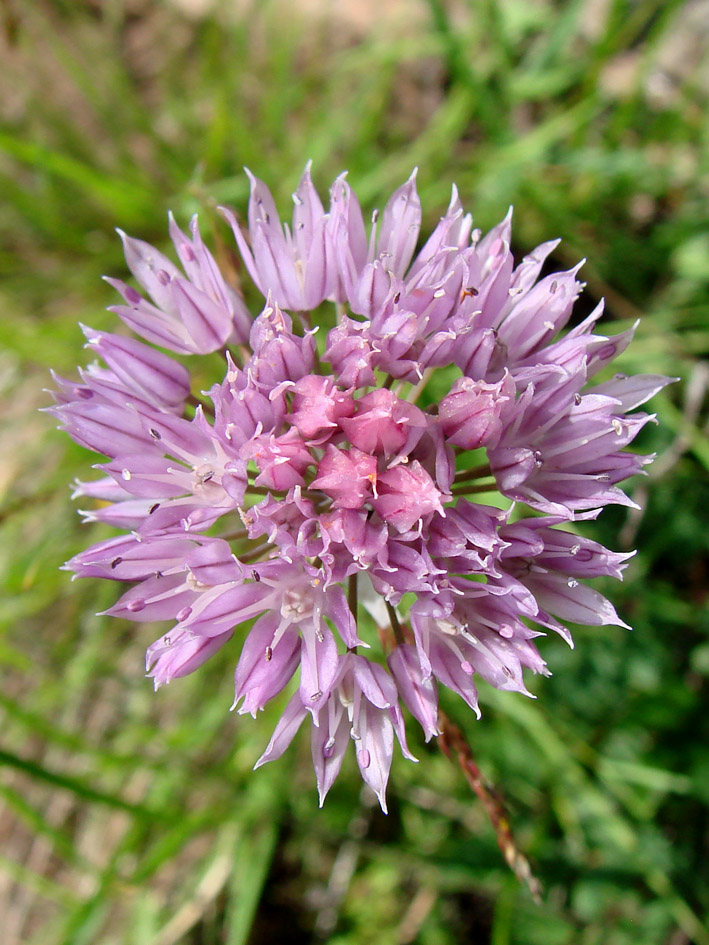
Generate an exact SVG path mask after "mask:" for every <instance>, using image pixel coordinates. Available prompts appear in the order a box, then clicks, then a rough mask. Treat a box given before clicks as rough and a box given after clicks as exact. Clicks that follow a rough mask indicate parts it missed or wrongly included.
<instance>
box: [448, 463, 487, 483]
mask: <svg viewBox="0 0 709 945" xmlns="http://www.w3.org/2000/svg"><path fill="white" fill-rule="evenodd" d="M491 475H492V470H491V469H490V463H482V464H481V465H480V466H473V468H472V469H464V470H462V472H459V473H456V477H455V479H454V480H453V482H468V481H469V480H470V479H482V477H483V476H491Z"/></svg>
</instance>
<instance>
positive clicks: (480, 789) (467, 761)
mask: <svg viewBox="0 0 709 945" xmlns="http://www.w3.org/2000/svg"><path fill="white" fill-rule="evenodd" d="M438 725H439V728H440V729H441V734H440V736H439V738H438V744H439V745H440V747H441V751H442V752H443V753H444V755H446V757H448V758H450V759H451V761H453V762H457V764H458V766H459V767H460V770H461V771H462V772H463V776H464V777H465V780H466V781H467V782H468V784H469V785H470V787H471V788H472V789H473V791H475V793H476V794H477V796H478V798H479V799H480V801H481V802H482V804H483V807H484V808H485V811H486V812H487V815H488V817H489V818H490V823H491V824H492V826H493V829H494V831H495V835H496V837H497V843H498V846H499V847H500V850H502V855H503V856H504V858H505V860H506V862H507V865H508V866H509V867H510V869H511V870H512V872H513V873H514V874H515V876H516V877H517V879H518V880H519V881H520V882H521V883H524V884H525V886H526V887H527V888H528V889H529V891H530V893H531V894H532V898H533V899H534V901H535V902H536V903H541V901H542V886H541V883H540V882H539V880H538V879H537V878H536V876H535V875H534V873H532V868H531V866H530V865H529V861H528V860H527V857H526V856H525V855H524V854H523V853H522V851H521V850H520V849H519V847H518V846H517V844H516V842H515V839H514V837H513V836H512V829H511V827H510V821H509V817H508V815H507V811H506V810H505V805H504V801H503V800H502V798H501V796H500V795H499V794H498V792H497V791H496V790H495V789H494V788H493V787H491V786H490V785H489V784H487V782H486V780H485V778H484V776H483V774H482V772H481V770H480V768H479V767H478V765H477V762H476V761H475V758H474V757H473V751H472V748H471V747H470V744H469V742H468V740H467V738H466V737H465V735H464V734H463V732H462V731H461V729H460V728H458V726H457V725H455V723H453V722H451V720H450V719H449V718H448V716H447V715H446V714H445V712H442V711H440V710H439V712H438Z"/></svg>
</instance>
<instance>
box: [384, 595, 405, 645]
mask: <svg viewBox="0 0 709 945" xmlns="http://www.w3.org/2000/svg"><path fill="white" fill-rule="evenodd" d="M384 603H385V604H386V608H387V613H388V614H389V621H390V622H391V629H392V630H393V631H394V639H395V640H396V642H397V643H398V645H399V646H401V645H402V644H404V643H405V642H406V640H405V639H404V631H403V630H402V629H401V624H400V623H399V618H398V617H397V615H396V610H395V609H394V608H393V607H392V605H391V604H390V603H389V601H388V600H387V601H384Z"/></svg>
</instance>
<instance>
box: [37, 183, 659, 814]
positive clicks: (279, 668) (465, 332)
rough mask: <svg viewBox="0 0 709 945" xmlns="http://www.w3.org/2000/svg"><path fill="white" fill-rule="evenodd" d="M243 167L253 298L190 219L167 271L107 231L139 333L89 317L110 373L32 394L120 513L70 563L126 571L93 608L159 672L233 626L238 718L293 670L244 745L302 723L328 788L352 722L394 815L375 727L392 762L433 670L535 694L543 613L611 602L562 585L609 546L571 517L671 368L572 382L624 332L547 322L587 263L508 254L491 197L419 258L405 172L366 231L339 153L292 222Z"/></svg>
mask: <svg viewBox="0 0 709 945" xmlns="http://www.w3.org/2000/svg"><path fill="white" fill-rule="evenodd" d="M251 185H252V192H251V201H250V205H249V213H248V220H249V223H248V229H247V230H246V231H243V230H242V229H241V228H240V226H239V225H238V223H237V220H236V218H235V217H234V215H233V214H232V213H230V212H229V211H225V214H226V215H227V217H228V219H229V221H230V222H231V225H232V227H233V229H234V234H235V237H236V241H237V245H238V247H239V249H240V251H241V253H242V256H243V258H244V262H245V264H246V268H247V270H248V272H249V274H250V275H251V277H252V278H253V280H254V282H255V283H256V286H257V288H258V289H259V290H260V291H261V292H262V293H263V295H264V297H265V300H266V304H265V307H264V308H263V310H262V311H261V313H260V314H259V315H257V316H256V318H254V319H252V318H251V316H250V315H249V314H248V312H247V309H246V307H245V305H244V302H243V301H242V299H241V296H240V295H239V293H238V292H237V291H235V289H234V288H233V287H232V286H230V285H229V284H228V282H227V281H226V279H225V278H224V277H223V276H222V275H221V274H220V272H219V270H218V268H217V265H216V262H215V260H214V257H213V256H212V255H211V254H210V252H209V251H208V250H207V249H206V248H205V246H204V244H203V243H202V241H201V238H200V235H199V230H198V227H197V222H196V220H193V221H192V224H191V237H187V236H186V235H185V234H184V233H183V232H182V231H181V230H180V229H179V228H178V227H177V225H176V223H175V222H174V220H172V219H171V220H170V235H171V237H172V239H173V242H174V244H175V247H176V251H177V255H178V257H179V260H180V263H181V266H182V269H179V268H178V267H177V266H176V265H175V264H174V263H173V262H172V261H171V260H169V259H168V258H167V257H166V256H164V255H163V254H162V253H160V252H159V251H158V250H156V249H154V248H153V247H150V246H148V245H147V244H146V243H143V242H142V241H140V240H135V239H131V238H129V237H126V236H125V235H123V234H122V238H123V241H124V246H125V251H126V259H127V263H128V266H129V268H130V269H131V271H132V273H133V275H134V276H135V278H136V280H137V281H138V282H139V283H140V284H141V286H142V287H143V288H144V289H145V290H146V292H147V293H148V295H149V296H150V298H151V300H152V301H148V300H146V299H145V298H144V297H143V296H141V295H140V294H139V293H138V292H137V290H136V289H134V288H132V287H130V286H128V285H126V284H124V283H123V282H120V281H119V280H109V281H110V282H111V283H112V284H113V285H115V286H116V287H117V288H118V289H119V291H120V292H121V293H122V295H123V297H124V299H125V302H126V304H125V305H120V306H117V307H116V308H115V311H116V312H117V313H118V314H119V315H120V316H121V318H122V319H123V320H124V321H125V322H126V324H127V325H128V326H129V327H130V328H132V329H133V330H134V331H135V332H136V333H138V334H139V335H141V336H142V337H143V339H145V341H148V342H150V343H151V344H150V345H148V344H145V343H143V342H140V341H137V340H134V339H131V338H126V337H124V336H122V335H111V334H105V333H99V332H94V331H92V330H91V329H85V332H86V337H87V339H88V347H90V348H91V349H92V350H93V351H94V352H95V353H96V354H97V355H99V356H100V357H101V358H102V359H103V361H104V363H105V367H101V366H98V365H92V366H91V367H89V368H87V369H85V370H84V371H82V372H81V377H80V380H79V381H78V382H73V381H69V380H65V379H62V378H57V379H56V380H57V387H58V390H57V392H56V394H55V399H56V406H55V407H53V408H52V410H53V412H54V414H55V416H56V417H57V418H58V419H59V420H60V422H61V424H62V426H63V427H64V428H65V429H66V430H67V432H69V434H70V435H71V436H73V437H74V439H76V440H77V441H78V442H79V443H81V444H82V445H84V446H87V447H88V448H89V449H92V450H94V451H96V452H97V453H100V454H103V455H104V456H105V457H106V460H105V461H104V462H102V463H100V464H99V467H98V468H99V469H101V470H102V472H103V477H102V478H100V479H98V480H96V481H94V482H90V483H82V484H79V486H78V488H77V494H78V495H81V496H83V497H85V498H86V499H88V500H90V501H91V500H100V502H99V503H98V504H97V505H96V506H95V507H93V508H92V509H91V510H90V511H88V512H87V513H85V514H86V517H87V518H88V519H90V520H93V521H103V522H105V523H108V524H110V525H113V526H115V527H117V528H118V529H121V530H123V532H124V533H123V534H121V535H119V536H117V537H114V538H111V539H108V540H107V541H103V542H100V543H99V544H96V545H94V546H93V547H92V548H90V549H88V550H87V551H84V552H82V553H81V554H79V555H77V556H76V557H75V558H73V559H72V560H71V561H70V562H69V563H68V567H69V568H70V569H72V570H73V571H75V572H76V574H77V575H79V576H86V577H104V578H109V579H112V580H116V581H119V582H126V583H127V584H129V585H130V586H129V587H128V588H127V589H126V590H125V592H124V593H123V595H122V596H121V597H120V599H119V600H118V602H117V603H116V604H115V606H113V607H112V608H111V609H110V610H109V611H108V613H109V614H114V615H120V616H122V617H124V618H126V619H129V620H135V621H153V620H167V621H171V623H172V627H171V629H169V630H168V631H167V632H166V633H165V634H164V635H163V636H162V637H161V638H160V639H159V640H158V641H157V642H155V643H153V644H152V645H151V646H150V647H149V648H148V654H147V667H148V670H149V675H150V676H151V677H152V678H153V679H154V682H155V686H156V687H158V686H161V685H163V684H165V683H167V682H169V681H170V680H171V679H174V678H177V677H179V676H184V675H186V674H187V673H190V672H192V671H194V670H195V669H197V668H198V667H199V666H200V665H201V664H202V663H204V662H205V660H207V659H208V658H209V657H210V656H211V655H212V654H213V653H214V652H216V650H218V649H219V648H221V647H222V646H225V645H227V644H228V645H233V644H232V642H231V641H232V640H234V641H239V644H240V656H239V657H238V661H237V667H236V676H235V700H234V707H235V708H236V709H237V710H238V712H239V713H249V714H252V715H254V716H255V715H256V713H257V712H259V711H260V710H262V709H263V708H264V707H265V706H266V704H267V703H268V702H269V701H270V700H271V699H273V698H275V697H277V696H278V695H279V694H280V693H281V692H282V691H283V690H284V689H287V688H290V690H291V692H292V695H291V698H290V701H289V702H288V704H287V706H286V708H285V710H284V713H283V716H282V718H281V720H280V722H279V723H278V725H277V727H276V730H275V732H274V734H273V738H272V739H271V742H270V743H269V745H268V747H267V748H266V751H265V752H264V754H263V755H262V757H261V759H260V760H259V762H258V764H263V763H264V762H266V761H270V760H272V759H274V758H277V757H278V756H279V755H280V754H281V753H282V752H283V751H284V750H285V748H286V747H287V745H288V744H289V742H290V741H291V739H292V738H293V736H294V734H295V732H296V731H297V729H298V728H299V727H300V725H301V724H302V723H303V722H304V721H305V720H306V719H308V718H309V719H310V721H311V723H312V752H313V764H314V768H315V773H316V778H317V783H318V790H319V793H320V798H321V802H322V800H323V799H324V797H325V795H326V794H327V792H328V790H329V788H330V786H331V785H332V783H333V781H334V780H335V778H336V776H337V774H338V772H339V770H340V766H341V763H342V759H343V756H344V752H345V750H346V747H347V745H348V743H349V742H350V741H352V742H354V744H355V751H356V759H357V763H358V765H359V768H360V771H361V773H362V777H363V779H364V780H365V781H366V782H367V783H368V784H369V785H370V786H371V787H372V788H373V790H374V791H375V792H376V794H377V796H378V797H379V800H380V802H381V805H382V807H383V808H384V809H386V807H385V797H384V792H385V787H386V783H387V779H388V776H389V769H390V766H391V762H392V752H393V743H394V736H396V738H397V739H398V741H399V743H400V745H401V748H402V751H403V753H404V754H405V755H406V756H407V757H409V758H410V757H411V755H410V754H409V751H408V748H407V747H406V738H405V734H404V726H403V716H402V712H401V705H402V704H403V706H405V707H406V708H407V709H408V710H409V712H410V713H411V715H412V716H413V717H414V718H415V719H416V720H417V721H418V722H419V724H420V725H421V726H422V728H423V731H424V734H425V737H426V738H427V739H430V738H433V737H435V736H436V735H438V734H439V729H438V721H437V700H438V685H443V686H446V687H448V688H450V689H452V690H453V691H454V692H456V693H457V694H458V695H459V696H460V697H461V698H462V699H463V700H464V701H465V702H466V703H467V704H468V705H469V706H470V707H471V708H472V709H473V710H474V711H475V712H476V713H478V712H479V710H478V697H477V684H478V680H479V679H483V680H485V681H486V682H487V683H489V684H490V685H492V686H495V687H497V688H499V689H510V690H515V691H517V692H520V693H525V694H527V695H529V693H528V692H527V689H526V686H525V682H524V678H523V671H524V670H525V669H527V670H531V671H532V672H534V673H542V674H546V673H547V669H546V666H545V663H544V661H543V660H542V658H541V656H540V654H539V652H538V650H537V647H536V643H535V641H536V638H538V637H539V636H540V635H543V633H544V631H545V630H547V629H549V630H553V631H554V632H556V633H559V634H561V635H562V636H563V637H564V638H565V639H567V640H569V641H570V634H569V631H568V629H567V628H566V626H565V622H567V621H571V622H574V623H585V624H616V625H619V626H625V624H623V622H622V621H621V620H620V618H619V617H618V616H617V615H616V613H615V610H614V609H613V606H612V605H611V604H610V602H609V601H607V600H606V599H605V598H604V597H602V596H601V595H600V594H599V593H598V592H597V591H595V590H593V589H591V588H589V587H587V586H585V585H584V584H582V583H581V582H582V581H583V579H585V578H590V577H597V576H601V575H611V576H614V577H618V578H619V577H621V572H622V569H623V568H624V566H625V563H626V559H627V558H628V557H629V556H628V555H622V554H616V553H613V552H611V551H609V550H607V549H606V548H603V547H602V546H601V545H599V544H597V543H595V542H592V541H590V540H589V539H587V538H584V537H582V536H579V535H577V534H576V532H575V523H576V522H579V521H583V520H584V519H586V518H590V517H595V516H596V515H597V514H598V512H599V511H600V510H601V509H602V508H603V506H605V505H607V504H613V503H616V504H625V505H632V502H631V500H630V499H629V498H628V497H627V496H626V495H625V493H624V492H622V491H621V489H620V488H619V485H618V484H619V483H620V482H621V481H622V480H624V479H626V478H627V477H628V476H631V475H633V474H635V473H638V472H640V471H641V470H642V468H643V466H644V465H645V464H646V463H647V462H649V461H650V458H651V457H647V456H639V455H636V454H634V453H631V452H628V451H626V449H625V447H627V446H628V444H629V443H630V442H631V441H632V440H633V438H634V436H635V435H636V433H637V432H638V431H639V430H640V429H641V428H642V426H643V425H644V424H645V423H646V422H647V421H648V420H650V419H652V418H651V417H650V416H649V415H648V414H645V413H632V412H630V411H633V410H635V408H636V407H637V406H638V405H640V404H641V403H643V402H644V401H645V400H647V399H648V398H649V397H651V396H652V395H653V394H654V393H656V392H657V391H658V390H660V388H661V387H662V386H664V385H665V384H666V383H668V381H669V379H668V378H664V377H656V376H650V375H641V376H637V377H632V378H627V377H624V376H622V375H616V377H615V378H614V379H613V380H610V381H604V382H602V383H599V384H595V386H594V385H593V384H592V385H591V386H589V382H591V381H592V378H593V377H594V375H595V374H596V373H597V372H598V371H600V370H601V369H602V368H604V367H606V366H607V365H608V364H609V363H610V362H611V361H612V359H613V358H614V357H615V356H616V355H617V354H618V353H619V352H620V351H622V350H623V348H624V347H625V346H626V345H627V344H628V342H629V341H630V338H631V336H632V332H626V333H623V334H621V335H617V336H615V337H613V338H609V337H606V336H604V335H600V334H597V333H596V322H597V321H598V319H599V317H600V315H601V310H602V309H601V306H599V307H598V308H597V309H596V310H595V311H594V312H593V313H592V314H591V315H590V316H589V317H588V318H587V319H586V320H585V321H582V322H581V323H580V324H575V325H573V327H571V328H568V325H569V322H570V319H571V315H572V307H573V303H574V300H575V298H576V297H577V295H578V294H579V292H580V291H581V288H582V285H581V283H579V281H578V279H577V274H578V268H575V269H572V270H570V271H569V272H563V273H556V274H554V275H550V276H546V277H544V278H542V279H541V280H540V279H539V278H538V277H539V274H540V271H541V267H542V265H543V264H544V261H545V259H546V257H547V256H548V255H549V253H550V252H551V251H552V250H553V248H554V246H555V244H554V243H546V244H543V245H542V246H540V247H538V249H537V250H535V251H534V252H533V253H532V254H531V255H529V256H527V257H525V258H524V259H523V260H522V261H521V262H520V263H519V264H515V261H514V259H513V257H512V254H511V251H510V227H511V220H510V216H509V215H508V216H507V217H506V218H505V219H504V220H503V221H502V222H501V223H500V224H499V225H498V226H496V227H494V228H493V230H491V231H490V232H489V233H488V234H487V235H485V236H483V235H482V234H481V233H480V232H479V231H477V230H472V223H471V220H470V217H468V216H466V215H465V214H464V213H463V210H462V207H461V205H460V201H459V200H458V196H457V193H456V192H455V190H454V192H453V198H452V200H451V203H450V206H449V208H448V211H447V213H446V214H445V215H444V216H443V218H442V219H441V221H440V223H439V224H438V226H437V227H436V229H435V230H434V232H433V234H432V235H431V236H430V237H429V238H428V240H427V241H426V242H425V243H424V244H423V247H422V248H421V250H420V251H419V253H418V254H417V255H415V250H416V246H417V244H418V240H419V231H420V225H421V208H420V202H419V199H418V195H417V191H416V181H415V175H412V176H411V178H409V180H408V181H407V182H406V183H404V184H403V185H402V187H400V188H399V189H398V190H397V191H396V192H395V193H394V195H393V196H392V197H391V199H390V200H389V201H388V203H387V204H386V206H385V208H384V211H383V213H382V215H381V217H380V218H379V220H378V221H377V220H376V219H375V222H373V224H372V229H371V233H370V236H369V237H367V234H366V227H365V225H364V221H363V217H362V212H361V209H360V207H359V203H358V202H357V199H356V197H355V196H354V194H353V192H352V190H351V189H350V187H349V185H348V183H347V182H346V180H345V178H344V176H342V177H340V178H338V179H337V180H336V181H335V183H334V184H333V187H332V190H331V199H330V206H329V209H328V210H327V212H326V211H325V209H324V208H323V205H322V203H321V201H320V198H319V197H318V195H317V193H316V191H315V189H314V187H313V184H312V181H311V178H310V170H309V167H308V168H306V171H305V174H304V175H303V178H302V180H301V182H300V185H299V187H298V190H297V191H296V193H295V194H294V198H293V199H294V203H295V209H294V214H293V225H292V228H291V229H289V228H288V227H282V226H281V223H280V221H279V218H278V214H277V211H276V208H275V205H274V202H273V199H272V197H271V195H270V193H269V192H268V190H267V188H266V187H265V185H264V184H263V183H261V182H260V181H258V180H257V179H256V178H254V177H251ZM328 301H329V302H333V303H336V305H337V315H336V317H335V315H334V313H333V317H332V319H331V321H330V322H329V325H328V321H327V319H328V315H327V314H325V313H323V309H322V308H321V305H322V303H324V302H328ZM315 309H317V313H315V314H313V313H314V310H315ZM286 310H289V311H290V312H291V313H292V315H291V314H288V311H286ZM314 322H317V327H313V324H314ZM318 328H319V329H320V332H319V335H318V337H317V338H316V331H317V330H318ZM152 345H157V346H159V347H162V348H167V349H168V350H170V351H173V352H177V353H179V354H183V355H184V354H204V353H207V352H212V351H215V350H222V351H223V352H224V364H225V367H224V374H223V376H222V377H221V378H219V379H217V380H216V383H215V384H214V386H213V387H212V388H211V389H210V390H209V391H208V392H205V393H204V395H203V396H204V399H203V400H201V401H200V400H198V398H197V397H196V396H194V394H193V393H192V392H191V389H190V377H189V373H188V372H187V370H186V369H185V367H183V366H182V364H180V363H178V362H177V361H176V360H175V359H174V358H173V357H171V356H170V355H167V354H165V353H163V352H160V351H157V350H156V349H155V348H154V347H152ZM433 372H437V373H438V374H439V375H440V377H441V379H442V380H441V381H439V383H438V385H437V390H438V391H440V390H441V385H442V383H445V385H447V386H446V392H445V393H444V395H443V396H442V397H441V398H440V400H435V399H433V400H432V399H431V397H430V396H428V393H427V387H426V385H427V383H428V381H429V379H430V378H431V376H432V374H433ZM629 412H630V413H629ZM495 496H498V498H499V496H502V497H503V501H498V500H496V499H495ZM496 502H497V504H496ZM488 503H489V504H488ZM498 506H501V507H498ZM365 615H367V616H366V618H365ZM374 624H376V625H378V627H379V630H380V632H379V634H376V633H372V632H371V630H370V629H369V628H371V627H372V626H373V625H374Z"/></svg>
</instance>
